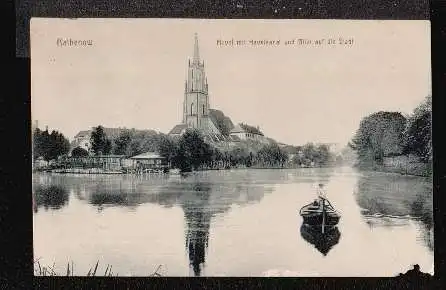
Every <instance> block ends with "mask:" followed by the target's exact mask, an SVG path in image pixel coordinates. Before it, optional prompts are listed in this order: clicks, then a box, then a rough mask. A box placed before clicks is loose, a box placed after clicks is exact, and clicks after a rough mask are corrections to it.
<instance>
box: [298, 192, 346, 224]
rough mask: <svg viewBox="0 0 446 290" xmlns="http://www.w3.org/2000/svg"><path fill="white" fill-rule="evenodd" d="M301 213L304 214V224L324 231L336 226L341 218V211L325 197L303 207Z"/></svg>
mask: <svg viewBox="0 0 446 290" xmlns="http://www.w3.org/2000/svg"><path fill="white" fill-rule="evenodd" d="M299 214H300V215H301V216H302V218H303V223H304V224H306V225H308V226H311V227H315V228H320V229H321V232H322V233H324V232H325V231H327V230H330V228H333V227H335V226H336V225H337V224H338V222H339V219H340V218H341V215H340V213H339V212H338V211H336V210H335V209H334V208H333V206H332V205H331V204H330V202H329V201H328V200H327V199H324V198H321V199H320V200H315V201H314V202H312V203H310V204H307V205H306V206H304V207H302V208H301V209H300V211H299Z"/></svg>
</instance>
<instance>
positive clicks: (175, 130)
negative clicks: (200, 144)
mask: <svg viewBox="0 0 446 290" xmlns="http://www.w3.org/2000/svg"><path fill="white" fill-rule="evenodd" d="M184 129H187V125H186V124H178V125H176V126H175V127H173V128H172V130H170V132H169V135H171V134H181V132H182V131H183V130H184Z"/></svg>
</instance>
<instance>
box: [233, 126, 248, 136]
mask: <svg viewBox="0 0 446 290" xmlns="http://www.w3.org/2000/svg"><path fill="white" fill-rule="evenodd" d="M245 132H246V130H245V129H243V128H242V126H240V124H237V125H235V127H234V128H232V130H231V132H230V133H231V134H232V133H245Z"/></svg>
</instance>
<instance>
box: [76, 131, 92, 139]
mask: <svg viewBox="0 0 446 290" xmlns="http://www.w3.org/2000/svg"><path fill="white" fill-rule="evenodd" d="M90 133H91V130H83V131H80V132H79V133H77V134H76V136H74V138H81V137H86V136H88V135H90Z"/></svg>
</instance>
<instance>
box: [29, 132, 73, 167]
mask: <svg viewBox="0 0 446 290" xmlns="http://www.w3.org/2000/svg"><path fill="white" fill-rule="evenodd" d="M69 150H70V142H69V141H68V139H66V138H65V136H64V135H63V134H62V133H60V132H58V131H55V130H53V131H52V132H51V134H49V133H48V129H47V130H45V131H41V130H40V129H38V128H36V129H35V130H34V132H33V157H34V159H36V158H38V157H43V158H44V159H45V160H46V161H49V160H53V159H56V158H58V157H59V156H62V155H65V154H67V153H68V151H69Z"/></svg>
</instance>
